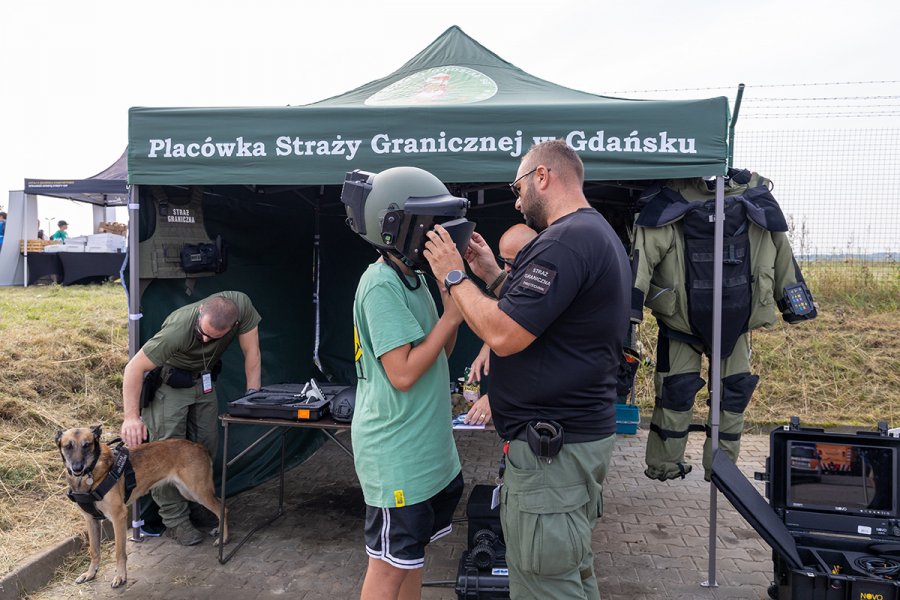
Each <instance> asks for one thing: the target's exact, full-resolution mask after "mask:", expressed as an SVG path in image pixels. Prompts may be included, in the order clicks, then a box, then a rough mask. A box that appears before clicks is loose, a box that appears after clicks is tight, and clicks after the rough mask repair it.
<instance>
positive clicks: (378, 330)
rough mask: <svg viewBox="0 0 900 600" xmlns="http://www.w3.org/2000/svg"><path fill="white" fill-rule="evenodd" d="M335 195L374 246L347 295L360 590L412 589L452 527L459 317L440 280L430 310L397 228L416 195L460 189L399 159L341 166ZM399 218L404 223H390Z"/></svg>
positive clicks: (401, 592)
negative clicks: (377, 169)
mask: <svg viewBox="0 0 900 600" xmlns="http://www.w3.org/2000/svg"><path fill="white" fill-rule="evenodd" d="M351 177H356V181H355V182H353V181H351ZM341 200H342V201H343V202H344V203H345V204H346V205H347V213H348V224H349V225H350V227H351V228H352V229H353V230H354V231H356V232H357V233H358V234H359V235H360V236H361V237H363V239H365V240H366V241H367V242H369V243H370V244H372V245H373V246H374V247H375V248H376V250H378V252H379V253H380V254H381V257H380V258H379V259H378V260H376V261H375V262H374V263H372V264H371V265H369V267H368V268H367V269H366V271H365V273H363V275H362V277H361V278H360V281H359V285H358V287H357V290H356V296H355V299H354V304H353V324H354V338H355V340H354V341H355V346H356V348H355V361H356V372H357V377H358V384H357V395H356V408H355V411H354V415H353V425H352V428H351V436H352V440H353V454H354V463H355V467H356V473H357V477H358V478H359V481H360V485H361V487H362V490H363V495H364V497H365V501H366V521H365V530H364V537H365V543H366V552H367V554H368V555H369V563H368V568H367V571H366V577H365V581H364V582H363V586H362V593H361V596H360V598H361V599H363V600H368V599H374V598H378V599H383V598H402V599H404V600H406V599H411V598H421V588H422V567H423V566H424V563H425V546H426V545H427V544H428V543H429V542H430V541H433V540H435V539H437V538H439V537H442V536H443V535H446V534H447V533H449V532H450V528H451V525H450V524H451V520H452V517H453V512H454V510H455V508H456V505H457V504H458V502H459V499H460V496H461V495H462V490H463V480H462V472H461V470H460V464H459V457H458V455H457V452H456V445H455V443H454V440H453V433H452V430H451V426H450V421H451V414H450V412H451V411H450V406H451V403H450V387H449V381H450V372H449V368H448V365H447V356H448V355H449V354H450V352H451V351H452V350H453V346H454V344H455V342H456V333H457V329H458V328H459V325H460V324H461V323H462V315H461V314H460V312H459V310H458V309H457V308H456V305H455V304H454V303H453V302H452V301H451V300H450V299H449V298H448V296H447V291H446V290H445V289H441V297H442V300H443V306H444V312H443V314H442V315H441V316H440V317H438V311H437V308H436V306H435V304H434V301H433V300H432V298H431V294H430V293H429V292H428V288H427V286H426V285H422V283H423V281H424V277H423V275H422V274H421V273H420V272H418V271H417V270H416V269H415V268H414V267H415V266H416V258H417V252H416V250H417V248H415V247H413V246H415V244H414V243H413V244H412V245H411V244H410V243H409V239H403V238H404V237H407V238H408V236H406V234H404V233H403V232H408V231H412V232H414V231H415V230H417V229H420V227H419V226H418V225H415V226H407V225H411V223H413V222H414V221H415V219H416V218H421V216H416V215H413V214H412V211H414V210H415V209H413V208H411V207H413V206H414V205H416V201H426V202H432V201H434V202H437V203H438V204H440V203H441V202H443V203H445V204H447V205H451V204H453V201H454V200H456V201H459V200H460V199H454V198H453V197H452V196H450V194H449V192H448V191H447V188H446V187H444V185H443V184H442V183H441V182H440V180H438V179H437V178H436V177H434V176H433V175H431V174H430V173H428V172H426V171H422V170H421V169H414V168H411V167H398V168H394V169H388V170H386V171H383V172H381V173H379V174H375V175H373V174H369V173H361V172H358V171H357V172H354V173H351V174H348V179H347V182H345V186H344V192H343V193H342V196H341ZM408 201H412V202H409V206H407V203H408ZM463 202H464V201H463ZM457 204H458V203H457ZM433 205H434V204H433V202H432V206H433ZM404 209H407V210H405V211H404ZM454 210H457V211H458V210H459V206H457V207H456V209H454ZM463 212H464V208H463ZM429 214H432V215H433V214H434V212H433V211H432V212H431V213H429ZM445 216H454V215H449V214H447V215H445ZM398 221H400V222H403V223H404V226H402V227H399V228H398V227H393V226H391V223H393V225H397V222H398ZM407 221H408V222H407ZM401 249H402V250H401ZM420 253H421V251H420V250H419V252H418V254H420ZM407 255H409V256H407Z"/></svg>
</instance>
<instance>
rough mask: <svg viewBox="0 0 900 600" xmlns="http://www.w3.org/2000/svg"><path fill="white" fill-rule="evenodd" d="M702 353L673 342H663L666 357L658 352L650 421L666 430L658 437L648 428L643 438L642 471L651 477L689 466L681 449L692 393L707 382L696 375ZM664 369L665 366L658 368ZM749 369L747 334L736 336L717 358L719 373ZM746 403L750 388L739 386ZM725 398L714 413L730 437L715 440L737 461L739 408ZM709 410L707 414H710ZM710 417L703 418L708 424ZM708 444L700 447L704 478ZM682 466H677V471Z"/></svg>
mask: <svg viewBox="0 0 900 600" xmlns="http://www.w3.org/2000/svg"><path fill="white" fill-rule="evenodd" d="M659 351H660V352H664V351H665V346H664V345H660V348H659ZM701 357H702V355H701V354H700V352H698V351H697V350H696V349H694V347H693V346H691V345H690V344H686V343H684V342H680V341H678V340H668V353H667V356H665V357H663V356H657V357H656V360H657V372H656V374H655V377H654V383H655V387H656V406H655V407H654V409H653V416H652V418H651V420H650V422H651V424H653V425H654V426H656V427H658V428H660V429H661V430H663V431H665V432H667V433H668V435H667V436H666V437H665V438H663V437H661V436H660V435H659V434H658V433H657V432H655V431H652V430H651V432H650V434H649V436H648V438H647V454H646V463H647V470H646V471H645V474H646V475H647V477H650V478H651V479H659V480H662V481H665V480H667V479H674V478H676V477H680V476H681V474H682V473H685V474H686V473H689V472H690V471H691V468H692V467H691V465H689V464H685V463H684V460H685V459H684V449H685V446H686V445H687V433H688V427H689V426H690V424H691V420H692V418H693V412H694V395H695V394H696V393H697V392H699V391H700V390H701V389H702V388H703V386H704V385H705V383H706V382H704V381H703V379H701V378H700V359H701ZM662 369H665V370H662ZM749 372H750V337H749V334H747V333H745V334H743V335H741V336H740V337H739V338H738V340H737V343H736V344H735V346H734V351H732V353H731V355H730V356H729V357H728V358H726V359H724V360H723V361H722V369H721V373H720V375H721V377H722V379H723V380H728V378H732V377H734V376H741V375H742V374H746V375H748V376H749ZM727 383H728V382H727V381H726V385H725V386H723V390H722V394H723V396H728V397H730V389H726V388H728V385H727ZM743 392H744V393H745V394H747V396H746V399H745V400H746V401H747V402H749V400H750V397H749V394H752V389H750V390H746V389H745V390H743ZM732 404H741V403H740V402H737V403H729V402H725V401H724V399H723V401H722V404H721V408H720V411H719V432H720V435H725V436H726V437H729V438H735V437H737V439H728V440H726V439H722V438H720V439H719V447H720V448H722V450H723V451H725V452H726V453H727V454H728V455H729V456H730V457H731V458H732V460H737V457H738V454H739V453H740V447H741V442H740V434H741V432H742V431H743V429H744V408H746V402H745V403H744V404H743V407H741V408H740V410H739V411H737V410H728V408H734V407H733V406H732ZM711 416H712V412H710V417H711ZM709 423H710V420H709V418H707V425H709ZM711 449H712V443H711V440H710V439H709V438H707V439H706V443H705V445H704V447H703V467H704V471H705V473H704V474H705V476H706V478H707V479H709V470H710V465H711V464H712V451H711ZM679 465H682V469H683V471H682V469H679Z"/></svg>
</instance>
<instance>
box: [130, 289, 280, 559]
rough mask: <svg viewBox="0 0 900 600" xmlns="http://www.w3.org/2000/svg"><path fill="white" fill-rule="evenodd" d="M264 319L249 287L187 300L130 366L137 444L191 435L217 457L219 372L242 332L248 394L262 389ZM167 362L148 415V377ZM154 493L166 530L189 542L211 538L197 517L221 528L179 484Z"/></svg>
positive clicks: (132, 427)
mask: <svg viewBox="0 0 900 600" xmlns="http://www.w3.org/2000/svg"><path fill="white" fill-rule="evenodd" d="M261 320H262V319H261V318H260V316H259V313H258V312H256V309H255V308H254V307H253V304H252V303H251V302H250V298H249V297H247V295H246V294H244V293H243V292H234V291H223V292H218V293H215V294H213V295H212V296H209V297H208V298H205V299H203V300H200V301H199V302H194V303H193V304H188V305H187V306H182V307H181V308H179V309H176V310H175V311H174V312H172V314H170V315H169V316H168V317H167V318H166V320H165V321H164V322H163V324H162V328H161V329H160V330H159V331H158V332H157V333H156V335H154V336H153V337H152V338H150V339H149V340H148V341H147V342H146V343H145V344H144V346H143V347H142V348H141V349H140V350H138V351H137V353H136V354H135V355H134V356H133V357H132V358H131V360H130V361H128V364H127V365H125V375H124V377H123V379H122V400H123V405H124V412H125V418H124V420H123V422H122V430H121V435H122V439H123V440H124V441H125V443H126V444H127V445H128V446H130V447H132V448H133V447H135V446H139V445H140V444H141V443H142V442H143V441H144V440H145V439H146V438H147V437H148V433H149V439H150V441H155V440H167V439H172V438H176V439H188V440H191V441H194V442H198V443H200V444H203V445H204V446H206V449H207V450H208V451H209V454H210V456H215V454H216V452H217V450H218V446H219V429H218V428H219V423H218V416H219V402H218V399H217V397H216V390H215V387H214V385H213V380H212V378H213V374H214V373H215V372H217V363H218V362H219V359H220V358H221V356H222V354H223V353H224V352H225V350H226V349H227V348H228V346H229V345H230V344H231V342H232V341H233V340H234V339H235V338H237V340H238V343H239V344H240V346H241V352H242V353H243V354H244V374H245V376H246V378H247V393H250V392H253V391H256V390H257V389H259V387H260V379H261V373H262V359H261V357H260V351H259V323H260V321H261ZM156 367H161V371H160V379H161V384H160V386H159V388H158V389H157V390H156V393H155V394H154V395H153V397H152V400H151V401H150V403H149V405H148V406H147V407H146V408H144V411H143V416H141V406H140V404H141V403H140V397H141V388H142V387H143V383H144V375H145V374H146V373H148V372H150V371H152V370H154V369H155V368H156ZM151 494H152V495H153V500H155V501H156V503H157V504H158V505H159V515H160V517H162V521H163V524H164V525H165V526H166V535H167V536H169V537H172V538H174V539H175V541H177V542H178V543H179V544H181V545H183V546H192V545H194V544H199V543H200V542H201V541H203V539H204V537H205V535H204V534H203V533H202V532H200V531H198V530H197V529H196V528H195V527H194V525H193V524H192V523H191V521H192V520H193V521H194V522H195V523H196V524H197V525H200V526H202V527H206V526H210V527H212V526H215V525H216V524H218V520H217V519H215V518H214V516H213V515H212V514H211V513H209V511H206V510H205V509H203V508H202V507H201V506H199V505H196V504H192V505H190V506H189V505H188V503H187V502H186V501H185V499H184V498H182V496H181V494H179V493H178V490H177V489H176V488H175V486H173V485H171V484H169V485H163V486H160V487H157V488H155V489H154V490H153V491H152V492H151Z"/></svg>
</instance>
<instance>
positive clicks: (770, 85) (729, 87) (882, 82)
mask: <svg viewBox="0 0 900 600" xmlns="http://www.w3.org/2000/svg"><path fill="white" fill-rule="evenodd" d="M895 83H900V80H887V79H886V80H880V81H829V82H814V83H763V84H749V83H748V84H746V88H779V87H816V86H830V85H886V84H895ZM737 87H738V86H737V85H736V84H731V85H719V86H711V87H690V88H661V89H656V90H618V91H611V92H602V93H603V94H604V95H605V94H638V93H650V92H697V91H703V90H733V89H736V88H737Z"/></svg>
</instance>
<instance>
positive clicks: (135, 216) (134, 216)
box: [128, 185, 144, 542]
mask: <svg viewBox="0 0 900 600" xmlns="http://www.w3.org/2000/svg"><path fill="white" fill-rule="evenodd" d="M139 209H140V190H139V189H138V186H136V185H132V186H130V187H129V188H128V358H129V359H130V358H131V357H133V356H134V355H135V354H137V352H138V349H139V348H140V324H139V323H138V321H139V320H140V318H141V312H140V311H141V279H140V277H141V273H140V266H139V265H140V259H139V257H138V234H139V231H138V230H139V223H138V220H139V219H140V210H139ZM140 505H141V499H140V498H138V499H137V500H135V502H134V504H133V505H132V506H131V541H133V542H143V541H144V534H143V532H142V531H141V525H143V522H142V521H141V506H140Z"/></svg>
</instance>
